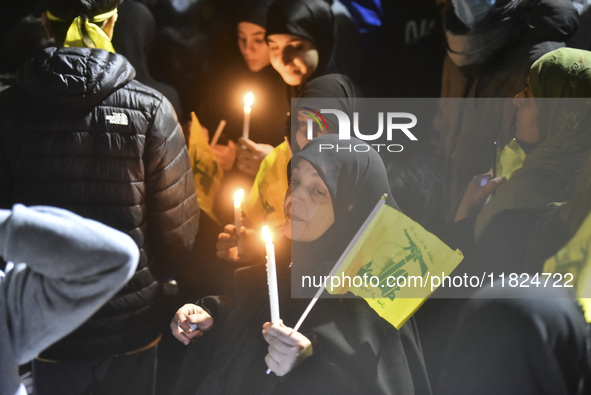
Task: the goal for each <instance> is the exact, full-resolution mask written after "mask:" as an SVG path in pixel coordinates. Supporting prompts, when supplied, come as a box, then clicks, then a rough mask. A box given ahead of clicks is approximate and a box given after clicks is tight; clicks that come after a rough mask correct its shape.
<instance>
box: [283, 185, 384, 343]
mask: <svg viewBox="0 0 591 395" xmlns="http://www.w3.org/2000/svg"><path fill="white" fill-rule="evenodd" d="M386 197H388V195H387V194H383V195H382V197H381V198H380V200H378V202H377V203H376V205H375V207H374V208H373V210H372V211H371V213H369V215H368V216H367V218H366V219H365V221H364V222H363V225H361V227H360V228H359V230H358V231H357V233H355V237H353V239H351V242H350V243H349V245H348V246H347V248H345V251H343V253H342V254H341V256H340V258H339V260H338V261H337V263H336V264H335V265H334V266H333V268H332V270H331V271H330V273H329V274H328V276H329V277H330V276H332V275H334V274H335V273H336V272H337V271H338V270H339V268H340V266H341V265H342V264H343V262H344V261H345V258H346V257H347V255H348V254H349V252H351V249H353V246H354V245H355V244H356V243H357V240H359V238H360V237H361V235H362V234H363V232H365V229H367V227H368V226H369V224H370V222H371V221H372V220H373V219H374V217H375V216H376V214H377V213H378V211H379V210H380V208H381V207H382V206H383V205H384V204H385V203H386ZM325 289H326V286H322V287H320V288H318V291H316V295H314V297H313V298H312V300H311V301H310V303H309V304H308V307H306V310H304V312H303V313H302V316H301V317H300V319H299V320H298V322H297V323H296V325H295V326H294V328H293V330H294V331H297V330H299V329H300V326H302V324H303V323H304V320H305V319H306V317H307V316H308V314H310V311H312V307H314V305H315V304H316V302H317V301H318V298H320V295H321V294H322V292H324V290H325Z"/></svg>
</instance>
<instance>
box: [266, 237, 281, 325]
mask: <svg viewBox="0 0 591 395" xmlns="http://www.w3.org/2000/svg"><path fill="white" fill-rule="evenodd" d="M263 239H264V240H265V249H266V250H267V284H268V285H269V304H270V305H271V322H272V323H273V324H278V323H279V292H278V291H277V267H276V264H275V246H274V245H273V237H272V235H271V232H270V231H269V227H268V226H263Z"/></svg>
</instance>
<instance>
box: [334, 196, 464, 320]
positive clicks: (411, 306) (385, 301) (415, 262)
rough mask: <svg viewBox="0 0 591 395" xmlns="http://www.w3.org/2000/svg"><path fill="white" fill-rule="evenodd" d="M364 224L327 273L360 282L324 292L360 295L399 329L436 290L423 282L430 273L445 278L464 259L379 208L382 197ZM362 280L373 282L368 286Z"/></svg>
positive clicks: (419, 228)
mask: <svg viewBox="0 0 591 395" xmlns="http://www.w3.org/2000/svg"><path fill="white" fill-rule="evenodd" d="M376 210H377V211H376ZM372 215H373V217H372ZM370 218H371V219H370ZM368 220H369V222H368V221H367V220H366V223H365V224H364V226H362V228H361V233H360V232H358V234H357V236H356V237H355V238H354V239H353V241H352V242H351V244H350V246H349V247H348V249H347V251H345V253H344V254H343V255H344V259H343V257H341V259H339V262H338V263H337V265H335V269H333V271H332V272H331V274H330V276H331V277H335V276H336V277H340V278H343V279H344V278H346V277H347V276H348V277H349V278H356V279H358V280H361V279H363V278H365V279H366V281H359V283H358V284H355V281H353V282H349V283H348V284H345V281H343V284H344V285H346V286H345V287H343V286H341V287H338V288H337V287H335V288H332V285H331V286H329V288H328V289H327V290H328V292H329V293H332V294H343V293H346V292H347V291H349V292H352V293H353V294H355V295H357V296H360V297H363V298H364V299H365V301H366V302H367V303H368V304H369V305H370V306H371V308H373V309H374V310H375V311H376V312H377V313H378V314H379V315H380V316H381V317H382V318H384V319H385V320H386V321H388V322H389V323H391V324H392V325H393V326H394V327H396V328H397V329H400V328H401V327H402V325H404V323H406V321H407V320H408V319H409V318H410V317H411V316H412V315H413V314H414V313H415V312H416V311H417V310H418V308H419V307H420V306H421V305H422V304H423V303H424V302H425V301H426V300H427V298H428V297H429V295H431V294H432V293H433V291H434V290H435V289H436V288H437V286H435V287H434V286H432V284H431V282H430V281H429V278H430V275H431V273H433V274H434V275H437V276H441V277H443V276H444V275H449V274H450V273H451V272H452V271H453V270H454V269H455V268H456V267H457V266H458V264H459V263H460V262H461V261H462V259H463V258H464V256H463V255H462V253H461V251H459V250H455V251H454V250H452V249H451V248H449V247H448V246H447V245H446V244H445V243H443V242H442V241H441V240H439V239H438V238H437V237H436V236H435V235H433V234H432V233H430V232H428V231H427V230H425V229H424V228H423V227H422V226H421V225H419V224H418V223H416V222H415V221H413V220H412V219H410V218H409V217H407V216H406V215H404V214H402V213H401V212H399V211H398V210H395V209H393V208H392V207H390V206H388V205H386V204H384V199H382V200H381V201H380V203H378V206H376V209H374V213H372V214H370V217H369V218H368ZM341 262H342V263H341ZM367 278H370V279H373V280H375V281H369V283H368V281H367ZM396 279H398V280H396ZM378 280H379V282H378Z"/></svg>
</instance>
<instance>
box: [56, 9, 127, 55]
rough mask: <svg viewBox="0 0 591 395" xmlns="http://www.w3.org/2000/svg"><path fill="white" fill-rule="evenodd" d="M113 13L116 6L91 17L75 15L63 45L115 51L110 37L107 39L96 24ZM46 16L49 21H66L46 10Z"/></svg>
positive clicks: (114, 13) (115, 11) (115, 10)
mask: <svg viewBox="0 0 591 395" xmlns="http://www.w3.org/2000/svg"><path fill="white" fill-rule="evenodd" d="M113 15H117V9H116V8H115V9H114V10H111V11H109V12H105V13H104V14H100V15H96V16H95V17H94V18H92V19H86V18H82V17H81V16H77V17H76V18H74V20H73V21H72V24H71V25H70V27H69V29H68V32H67V33H66V39H65V40H64V47H87V48H101V49H106V50H107V51H109V52H113V53H115V49H114V48H113V44H111V39H109V36H107V34H106V33H105V32H104V31H103V29H101V28H100V26H98V25H97V23H102V22H104V21H106V20H107V19H109V18H110V17H112V16H113ZM47 17H48V18H49V20H51V21H55V22H66V21H65V20H63V19H61V18H59V17H57V16H55V15H53V14H52V13H51V12H49V11H47ZM82 25H84V28H85V30H86V33H87V34H86V35H85V34H84V32H83V30H82Z"/></svg>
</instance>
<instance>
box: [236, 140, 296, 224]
mask: <svg viewBox="0 0 591 395" xmlns="http://www.w3.org/2000/svg"><path fill="white" fill-rule="evenodd" d="M290 159H291V150H290V148H289V143H288V142H287V140H286V141H284V142H283V143H281V144H279V145H278V146H277V147H275V149H274V150H273V151H271V153H270V154H269V155H267V156H266V157H265V159H263V161H262V162H261V166H260V167H259V171H258V173H257V175H256V177H255V179H254V183H253V185H252V188H251V189H250V192H249V193H248V196H247V197H246V200H245V202H244V205H243V207H242V211H243V212H244V213H245V214H246V216H248V218H249V219H250V220H251V222H252V225H253V226H254V227H255V228H258V227H259V225H260V224H261V223H263V222H264V223H267V224H268V225H269V227H271V228H272V229H273V228H277V227H279V226H281V225H283V221H284V217H283V199H284V198H285V191H287V184H288V183H287V164H288V163H289V160H290Z"/></svg>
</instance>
